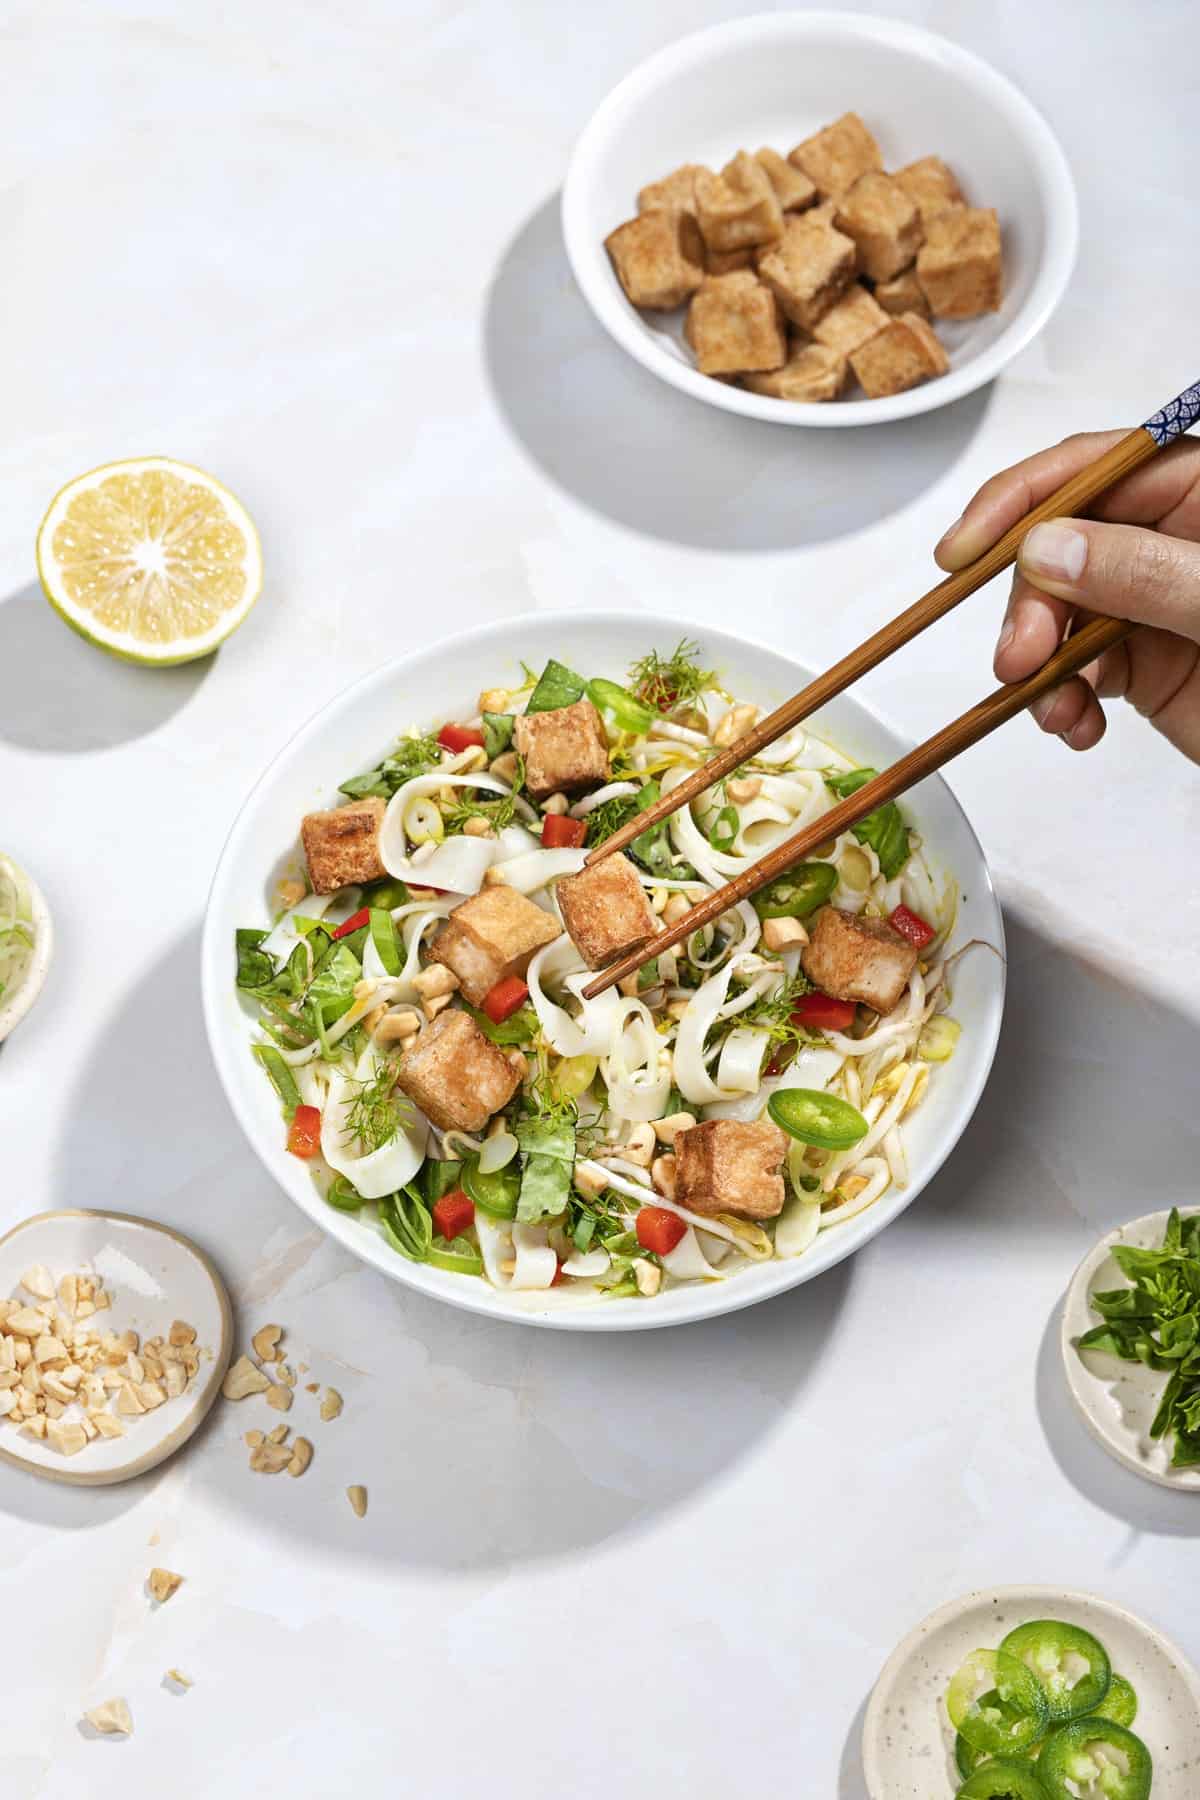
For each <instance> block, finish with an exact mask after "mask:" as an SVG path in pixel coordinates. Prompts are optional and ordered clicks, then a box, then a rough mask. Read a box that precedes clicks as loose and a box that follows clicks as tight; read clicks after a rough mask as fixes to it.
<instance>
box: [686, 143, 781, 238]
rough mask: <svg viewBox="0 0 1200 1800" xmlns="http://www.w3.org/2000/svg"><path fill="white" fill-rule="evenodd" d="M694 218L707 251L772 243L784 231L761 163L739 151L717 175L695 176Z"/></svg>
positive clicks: (702, 173) (776, 202)
mask: <svg viewBox="0 0 1200 1800" xmlns="http://www.w3.org/2000/svg"><path fill="white" fill-rule="evenodd" d="M695 193H696V217H697V218H698V219H699V221H700V229H701V231H702V232H703V233H704V242H705V245H706V247H707V248H708V249H709V250H718V251H729V250H745V249H747V248H748V247H752V246H753V245H755V244H771V243H774V241H775V239H776V238H777V237H778V236H779V235H780V233H781V232H782V230H783V209H782V207H781V206H780V204H779V196H778V195H777V194H776V192H775V189H774V188H773V187H772V185H771V181H770V177H769V176H768V174H767V172H766V170H765V169H764V168H763V166H762V164H761V163H759V162H756V161H755V159H754V158H753V157H752V156H748V155H747V153H746V152H745V151H744V150H739V151H738V153H737V155H736V156H735V157H734V158H733V160H732V162H727V163H726V164H725V167H724V168H723V169H722V170H721V173H720V174H719V175H714V174H712V172H711V171H710V170H708V169H703V170H701V172H700V173H699V174H698V175H697V176H696V184H695Z"/></svg>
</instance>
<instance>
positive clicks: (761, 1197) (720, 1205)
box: [675, 1119, 788, 1219]
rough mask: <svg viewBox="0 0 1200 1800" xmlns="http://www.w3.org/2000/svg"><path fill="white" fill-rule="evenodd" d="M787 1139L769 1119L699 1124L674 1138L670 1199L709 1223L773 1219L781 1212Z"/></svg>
mask: <svg viewBox="0 0 1200 1800" xmlns="http://www.w3.org/2000/svg"><path fill="white" fill-rule="evenodd" d="M787 1148H788V1138H787V1135H786V1133H785V1132H782V1131H780V1129H779V1127H778V1125H775V1124H772V1122H771V1120H770V1119H757V1120H755V1121H753V1122H752V1123H748V1124H747V1123H743V1122H742V1121H741V1120H740V1119H705V1121H704V1122H703V1124H701V1125H692V1126H689V1127H688V1129H687V1130H686V1131H681V1132H680V1133H679V1134H678V1136H677V1137H676V1139H675V1198H676V1200H678V1202H679V1204H680V1206H686V1207H687V1208H688V1209H689V1211H691V1212H696V1213H703V1214H704V1216H705V1217H706V1218H711V1217H712V1216H713V1215H714V1214H715V1213H733V1214H734V1215H735V1216H736V1217H737V1218H740V1219H774V1218H777V1217H778V1215H779V1214H780V1213H781V1212H782V1211H783V1202H784V1186H783V1175H782V1174H781V1172H780V1171H781V1165H782V1163H783V1159H784V1156H785V1155H786V1154H787Z"/></svg>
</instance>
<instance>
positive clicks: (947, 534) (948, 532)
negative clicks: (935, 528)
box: [938, 513, 967, 549]
mask: <svg viewBox="0 0 1200 1800" xmlns="http://www.w3.org/2000/svg"><path fill="white" fill-rule="evenodd" d="M966 516H967V515H966V514H965V513H959V515H958V517H957V519H955V521H954V523H953V525H947V527H946V529H945V531H943V533H942V535H941V537H940V538H939V539H938V548H939V549H940V548H941V546H942V545H943V544H944V543H945V542H946V539H947V538H952V537H953V536H954V534H955V532H956V531H957V530H958V528H959V526H960V525H961V524H962V522H963V520H964V519H965V518H966Z"/></svg>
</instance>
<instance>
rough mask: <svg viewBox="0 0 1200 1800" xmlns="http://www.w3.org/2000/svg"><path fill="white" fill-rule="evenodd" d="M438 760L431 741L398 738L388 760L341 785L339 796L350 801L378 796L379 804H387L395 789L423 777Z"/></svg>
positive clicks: (434, 743)
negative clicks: (416, 776) (342, 795)
mask: <svg viewBox="0 0 1200 1800" xmlns="http://www.w3.org/2000/svg"><path fill="white" fill-rule="evenodd" d="M440 757H441V749H440V746H439V744H438V741H437V739H436V738H434V737H416V736H413V737H402V738H400V739H398V741H397V743H396V748H395V749H394V750H393V751H392V753H391V755H390V756H385V757H384V759H383V761H382V762H381V763H379V764H377V765H376V767H375V768H373V769H368V770H367V772H366V774H365V775H352V776H351V777H350V779H349V781H343V782H342V784H341V790H340V791H341V792H342V793H343V794H349V796H350V798H351V799H352V800H362V799H365V798H366V796H367V795H369V794H378V795H379V796H380V798H381V799H383V800H390V799H391V797H392V795H393V794H394V793H395V792H396V789H397V788H399V787H403V786H404V783H405V782H406V781H411V780H412V778H413V776H414V775H423V774H424V773H425V771H426V770H427V769H431V768H433V767H434V766H435V765H436V763H437V762H438V761H439V759H440Z"/></svg>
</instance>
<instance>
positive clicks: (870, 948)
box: [800, 906, 917, 1013]
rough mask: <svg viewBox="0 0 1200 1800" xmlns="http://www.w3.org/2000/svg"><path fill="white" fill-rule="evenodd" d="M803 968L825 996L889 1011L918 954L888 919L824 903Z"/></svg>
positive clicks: (811, 928)
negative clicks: (873, 917) (850, 911)
mask: <svg viewBox="0 0 1200 1800" xmlns="http://www.w3.org/2000/svg"><path fill="white" fill-rule="evenodd" d="M808 930H809V939H808V943H807V944H805V946H804V948H803V950H802V951H801V952H800V967H801V968H802V969H803V970H804V973H805V974H806V975H807V976H808V979H809V980H810V981H811V982H813V983H814V984H815V986H817V987H819V988H820V990H821V992H822V993H823V994H830V995H832V997H833V998H834V999H835V1000H854V1001H857V1002H860V1003H861V1004H862V1005H863V1006H871V1007H874V1009H875V1011H876V1012H877V1013H890V1012H891V1011H892V1010H893V1008H894V1007H895V1006H896V1004H897V1002H898V1001H899V999H900V997H901V995H902V994H903V992H904V990H905V988H906V987H907V986H908V980H909V976H910V975H911V974H912V972H913V970H914V969H915V968H916V966H917V952H916V948H915V946H914V945H912V944H910V943H909V941H908V939H907V938H903V937H901V936H900V933H899V932H898V931H893V929H892V927H891V926H890V925H889V924H888V923H887V921H886V920H885V919H864V918H862V917H861V916H856V915H855V914H854V913H846V912H839V910H838V908H837V907H836V906H823V907H822V908H821V910H820V912H819V913H817V915H816V916H815V918H814V919H813V920H812V922H811V923H810V925H809V928H808Z"/></svg>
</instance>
